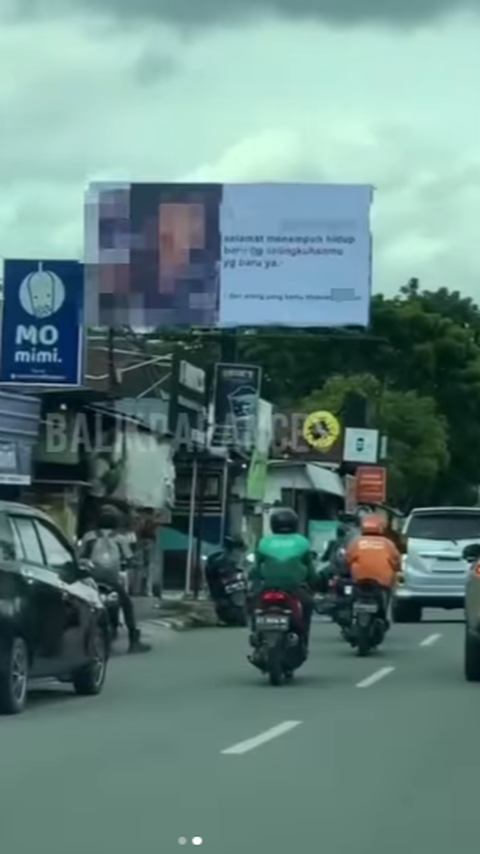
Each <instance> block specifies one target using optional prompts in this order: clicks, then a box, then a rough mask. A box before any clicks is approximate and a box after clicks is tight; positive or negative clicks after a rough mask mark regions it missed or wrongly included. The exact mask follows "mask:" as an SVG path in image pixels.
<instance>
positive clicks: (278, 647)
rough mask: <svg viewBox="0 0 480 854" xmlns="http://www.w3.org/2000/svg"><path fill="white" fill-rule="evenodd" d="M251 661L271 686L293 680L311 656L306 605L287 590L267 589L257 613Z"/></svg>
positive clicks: (260, 598)
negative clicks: (305, 628) (304, 611)
mask: <svg viewBox="0 0 480 854" xmlns="http://www.w3.org/2000/svg"><path fill="white" fill-rule="evenodd" d="M250 640H251V644H252V646H253V649H254V652H253V654H252V655H251V656H250V661H251V662H252V664H253V665H254V666H255V667H258V668H259V670H261V671H262V672H263V673H267V674H268V677H269V679H270V684H271V685H281V684H282V682H284V681H288V680H290V679H291V678H292V676H293V673H294V671H295V670H298V668H299V667H301V666H302V664H303V662H304V661H305V659H306V657H307V648H306V642H305V632H304V626H303V608H302V603H301V602H300V600H299V599H297V597H296V596H293V595H292V594H290V593H286V592H284V591H283V590H264V591H263V592H262V593H260V596H259V597H258V600H257V603H256V607H255V611H254V630H253V633H252V636H251V639H250Z"/></svg>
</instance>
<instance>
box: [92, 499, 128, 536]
mask: <svg viewBox="0 0 480 854" xmlns="http://www.w3.org/2000/svg"><path fill="white" fill-rule="evenodd" d="M122 522H123V513H122V512H121V511H120V510H118V509H117V507H114V506H113V504H106V505H105V506H104V507H102V509H101V510H100V515H99V517H98V527H99V528H107V529H108V530H113V531H116V530H118V528H121V526H122Z"/></svg>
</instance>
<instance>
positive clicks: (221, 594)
mask: <svg viewBox="0 0 480 854" xmlns="http://www.w3.org/2000/svg"><path fill="white" fill-rule="evenodd" d="M212 599H213V604H214V607H215V613H216V615H217V617H218V619H219V620H220V622H222V623H226V625H227V626H246V625H247V582H246V579H245V575H244V573H243V572H241V571H240V570H239V571H236V572H225V573H222V575H221V576H220V577H219V580H218V587H217V588H216V589H215V594H214V595H213V596H212Z"/></svg>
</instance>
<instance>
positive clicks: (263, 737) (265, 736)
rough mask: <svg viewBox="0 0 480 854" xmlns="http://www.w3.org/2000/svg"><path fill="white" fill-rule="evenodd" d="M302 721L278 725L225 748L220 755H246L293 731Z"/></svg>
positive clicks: (284, 722)
mask: <svg viewBox="0 0 480 854" xmlns="http://www.w3.org/2000/svg"><path fill="white" fill-rule="evenodd" d="M301 723H302V721H283V723H281V724H278V725H277V726H273V727H272V728H271V729H266V730H265V732H261V733H260V735H255V736H254V737H253V738H247V740H246V741H239V742H238V744H234V745H233V746H232V747H227V749H226V750H222V751H221V753H224V754H229V755H233V754H235V755H236V756H239V755H240V754H242V753H248V751H249V750H255V748H256V747H261V745H262V744H266V742H267V741H271V740H272V739H273V738H278V736H279V735H284V734H285V733H286V732H289V731H290V730H291V729H295V727H297V726H300V724H301Z"/></svg>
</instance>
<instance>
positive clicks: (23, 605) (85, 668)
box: [0, 501, 109, 714]
mask: <svg viewBox="0 0 480 854" xmlns="http://www.w3.org/2000/svg"><path fill="white" fill-rule="evenodd" d="M108 654H109V643H108V624H107V617H106V612H105V609H104V607H103V604H102V601H101V599H100V594H99V592H98V590H97V588H96V585H95V583H94V582H93V581H92V579H91V578H90V576H89V572H88V565H87V564H85V563H83V562H82V561H80V562H79V561H78V560H77V558H76V556H75V552H74V549H73V548H72V546H71V545H70V544H69V542H68V540H66V539H65V537H64V536H63V534H62V533H61V531H60V530H59V529H58V528H57V527H56V526H55V525H54V524H53V522H52V521H51V520H50V519H49V518H48V516H45V514H43V513H41V512H40V511H38V510H36V509H34V508H31V507H27V506H25V505H23V504H10V503H7V502H2V501H0V712H3V713H4V714H16V713H18V712H21V711H22V710H23V708H24V706H25V702H26V698H27V689H28V683H29V681H30V680H31V679H37V678H47V677H48V678H55V679H58V680H59V681H61V682H72V683H73V686H74V688H75V690H76V692H77V694H98V693H100V691H101V690H102V687H103V683H104V681H105V674H106V667H107V661H108Z"/></svg>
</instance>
